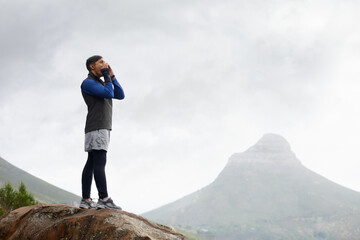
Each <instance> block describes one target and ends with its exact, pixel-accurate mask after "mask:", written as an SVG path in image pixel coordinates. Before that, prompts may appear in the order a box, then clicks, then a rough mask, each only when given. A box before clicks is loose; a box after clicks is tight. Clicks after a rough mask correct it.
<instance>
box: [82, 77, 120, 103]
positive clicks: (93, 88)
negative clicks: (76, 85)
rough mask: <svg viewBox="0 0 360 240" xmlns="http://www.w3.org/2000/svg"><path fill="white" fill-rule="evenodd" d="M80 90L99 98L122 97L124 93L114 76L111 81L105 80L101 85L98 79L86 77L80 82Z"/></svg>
mask: <svg viewBox="0 0 360 240" xmlns="http://www.w3.org/2000/svg"><path fill="white" fill-rule="evenodd" d="M81 90H82V91H83V92H84V93H86V94H89V95H92V96H95V97H99V98H115V99H119V100H121V99H124V98H125V94H124V90H123V89H122V87H121V85H120V83H119V82H118V81H117V80H116V78H115V79H114V80H113V81H112V82H105V86H103V85H102V84H101V83H100V82H99V81H97V80H94V79H91V78H87V79H85V80H84V81H83V83H82V84H81Z"/></svg>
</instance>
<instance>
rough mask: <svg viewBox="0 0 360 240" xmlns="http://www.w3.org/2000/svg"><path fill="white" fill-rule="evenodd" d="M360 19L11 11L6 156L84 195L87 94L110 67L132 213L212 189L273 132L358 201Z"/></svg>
mask: <svg viewBox="0 0 360 240" xmlns="http://www.w3.org/2000/svg"><path fill="white" fill-rule="evenodd" d="M359 12H360V3H359V1H352V0H324V1H322V0H319V1H300V0H251V1H250V0H248V1H243V0H242V1H214V0H206V1H205V0H204V1H184V0H181V1H180V0H179V1H165V0H162V1H161V0H155V1H147V0H131V1H109V0H108V1H68V0H67V1H45V0H34V1H31V4H30V2H27V3H25V2H22V1H10V0H2V1H1V2H0V31H1V35H0V48H1V58H0V72H1V76H0V84H1V87H0V116H1V118H0V156H1V157H3V158H5V159H6V160H7V161H9V162H10V163H12V164H14V165H16V166H18V167H20V168H22V169H24V170H26V171H28V172H29V173H31V174H33V175H35V176H37V177H39V178H41V179H43V180H45V181H48V182H50V183H52V184H54V185H56V186H59V187H61V188H63V189H66V190H68V191H71V192H73V193H75V194H78V195H81V182H80V179H81V172H82V168H83V166H84V164H85V161H86V158H87V154H86V153H85V152H84V151H83V145H84V144H83V142H84V126H85V118H86V105H85V103H84V101H83V99H82V96H81V92H80V84H81V82H82V81H83V80H84V78H85V77H86V76H87V71H86V68H85V61H86V59H87V58H88V57H90V56H92V55H94V54H100V55H102V56H103V57H104V59H105V60H106V61H107V62H109V63H110V65H111V66H112V68H113V69H114V72H115V74H116V76H117V79H118V80H119V82H120V83H121V85H122V86H123V88H124V91H125V95H126V98H125V99H124V100H123V101H114V102H113V103H114V105H113V106H114V109H113V110H114V114H113V131H112V132H111V143H110V149H109V152H108V162H107V177H108V188H109V194H110V196H111V197H112V198H113V199H114V201H115V203H117V204H119V205H120V206H122V207H123V208H124V209H125V210H127V211H132V212H135V213H142V212H145V211H148V210H152V209H154V208H156V207H159V206H161V205H163V204H166V203H168V202H171V201H174V200H176V199H178V198H180V197H182V196H184V195H186V194H189V193H192V192H194V191H196V190H198V189H200V188H202V187H204V186H206V185H208V184H209V183H211V182H212V181H213V180H214V179H215V178H216V177H217V175H218V174H219V173H220V171H221V170H222V169H223V168H224V166H225V165H226V163H227V160H228V158H229V157H230V156H231V155H232V154H233V153H235V152H242V151H245V150H246V149H247V148H249V147H250V146H252V145H253V144H255V143H256V141H257V140H259V139H260V138H261V137H262V136H263V134H265V133H269V132H272V133H277V134H280V135H282V136H283V137H285V138H286V139H287V140H288V141H289V143H290V145H291V146H292V150H293V151H294V152H295V154H296V155H297V157H298V158H299V160H300V161H301V162H302V163H303V165H305V166H306V167H308V168H309V169H311V170H313V171H315V172H317V173H319V174H321V175H323V176H325V177H326V178H328V179H330V180H332V181H334V182H336V183H339V184H341V185H343V186H346V187H348V188H351V189H353V190H355V191H360V185H359V183H360V174H359V169H360V161H359V159H360V151H359V149H360V148H359V146H360V138H359V136H360V126H359V122H360V108H359V102H360V94H359V93H360V82H359V75H360V67H359V64H360V29H359V27H358V23H359V21H360V15H359V14H358V13H359ZM92 197H94V198H96V197H97V191H96V189H95V188H93V192H92Z"/></svg>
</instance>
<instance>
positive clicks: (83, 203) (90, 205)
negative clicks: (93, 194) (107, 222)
mask: <svg viewBox="0 0 360 240" xmlns="http://www.w3.org/2000/svg"><path fill="white" fill-rule="evenodd" d="M79 208H83V209H95V208H96V203H95V202H94V201H93V200H92V199H91V198H90V201H87V200H85V199H81V202H80V205H79Z"/></svg>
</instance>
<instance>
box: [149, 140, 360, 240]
mask: <svg viewBox="0 0 360 240" xmlns="http://www.w3.org/2000/svg"><path fill="white" fill-rule="evenodd" d="M359 204H360V193H358V192H355V191H353V190H350V189H347V188H345V187H342V186H340V185H338V184H336V183H334V182H332V181H330V180H328V179H326V178H324V177H322V176H320V175H319V174H317V173H315V172H313V171H311V170H309V169H307V168H306V167H304V166H303V165H302V164H301V162H300V161H299V160H298V159H297V158H296V155H295V154H294V153H293V152H292V150H291V147H290V144H289V143H288V142H287V141H286V140H285V139H284V138H283V137H282V136H279V135H277V134H265V135H264V136H263V137H262V138H261V139H260V140H259V141H258V142H257V143H256V144H255V145H254V146H252V147H250V148H249V149H248V150H246V151H245V152H242V153H235V154H233V155H232V156H231V157H230V158H229V161H228V163H227V165H226V166H225V168H224V169H223V170H222V171H221V173H220V174H219V175H218V177H217V178H216V179H215V181H214V182H212V183H211V184H209V185H208V186H206V187H204V188H202V189H200V190H199V191H196V192H194V193H192V194H190V195H188V196H185V197H183V198H181V199H179V200H177V201H175V202H173V203H170V204H167V205H165V206H163V207H160V208H158V209H155V210H153V211H150V212H148V213H145V214H144V216H146V217H147V218H150V219H152V220H155V221H158V222H161V223H166V224H172V225H175V226H179V227H184V228H188V229H193V230H194V229H195V230H197V231H198V232H199V233H202V234H203V235H205V236H207V238H208V239H213V238H215V239H360V228H359V226H360V208H359Z"/></svg>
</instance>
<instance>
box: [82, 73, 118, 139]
mask: <svg viewBox="0 0 360 240" xmlns="http://www.w3.org/2000/svg"><path fill="white" fill-rule="evenodd" d="M104 78H105V83H104V82H103V81H102V80H100V78H98V77H97V76H95V75H94V74H92V73H91V72H90V73H89V75H88V78H86V79H85V80H84V81H83V82H82V84H81V93H82V95H83V98H84V101H85V103H86V105H87V108H88V114H87V116H86V124H85V133H87V132H91V131H94V130H99V129H109V130H111V128H112V99H113V98H115V99H119V100H121V99H124V97H125V94H124V90H123V89H122V87H121V85H120V83H119V82H118V81H117V80H116V79H114V81H111V79H110V76H109V74H108V72H107V73H106V74H105V73H104Z"/></svg>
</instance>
